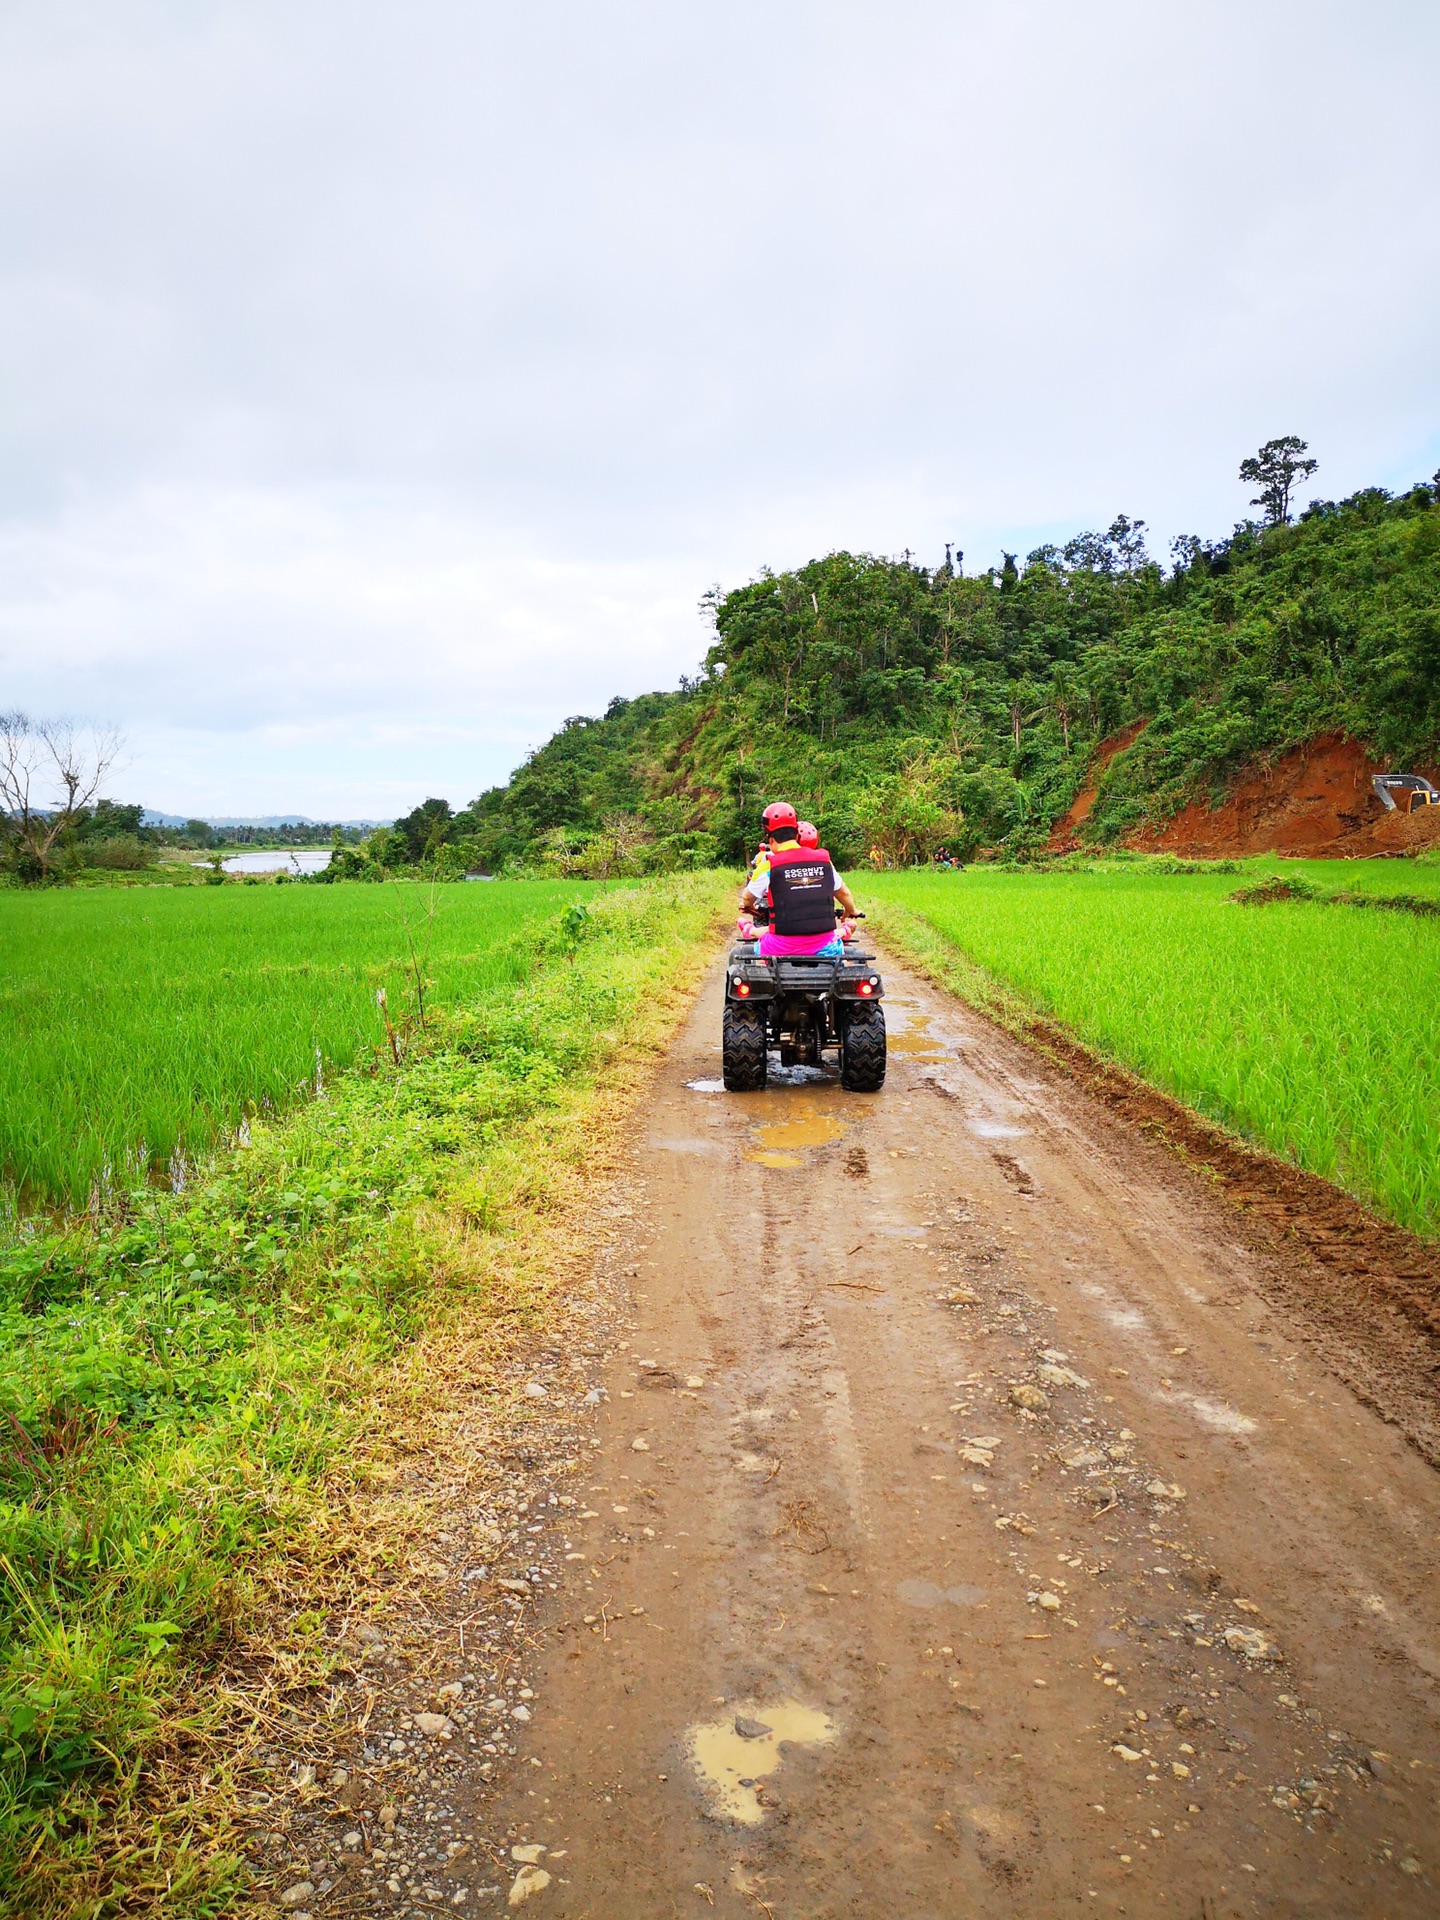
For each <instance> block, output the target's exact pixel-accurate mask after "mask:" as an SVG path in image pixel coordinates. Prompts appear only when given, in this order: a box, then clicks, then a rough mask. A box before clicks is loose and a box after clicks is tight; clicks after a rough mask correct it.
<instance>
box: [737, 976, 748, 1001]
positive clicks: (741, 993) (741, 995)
mask: <svg viewBox="0 0 1440 1920" xmlns="http://www.w3.org/2000/svg"><path fill="white" fill-rule="evenodd" d="M735 997H736V999H737V1000H748V999H749V998H750V982H749V981H748V980H737V981H736V982H735Z"/></svg>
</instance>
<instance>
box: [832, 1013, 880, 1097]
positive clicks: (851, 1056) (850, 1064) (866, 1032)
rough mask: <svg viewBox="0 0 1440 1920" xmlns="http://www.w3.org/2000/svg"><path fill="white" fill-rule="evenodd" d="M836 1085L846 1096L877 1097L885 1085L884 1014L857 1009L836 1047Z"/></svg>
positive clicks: (847, 1022) (850, 1017)
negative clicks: (838, 1068) (838, 1047)
mask: <svg viewBox="0 0 1440 1920" xmlns="http://www.w3.org/2000/svg"><path fill="white" fill-rule="evenodd" d="M840 1084H841V1086H842V1087H844V1088H845V1090H846V1092H847V1093H878V1092H879V1091H880V1089H881V1087H883V1086H884V1084H885V1014H884V1012H883V1010H882V1009H881V1008H880V1007H863V1008H862V1007H857V1008H856V1009H855V1010H854V1011H853V1012H852V1013H851V1014H850V1016H849V1018H848V1019H847V1020H846V1022H845V1035H844V1038H843V1039H842V1041H841V1043H840Z"/></svg>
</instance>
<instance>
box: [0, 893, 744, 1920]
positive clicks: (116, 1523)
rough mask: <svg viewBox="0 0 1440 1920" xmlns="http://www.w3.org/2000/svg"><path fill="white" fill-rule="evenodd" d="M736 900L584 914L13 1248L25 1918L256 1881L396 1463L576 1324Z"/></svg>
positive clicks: (12, 1462) (625, 900) (7, 1749)
mask: <svg viewBox="0 0 1440 1920" xmlns="http://www.w3.org/2000/svg"><path fill="white" fill-rule="evenodd" d="M731 886H732V883H731V881H730V880H729V878H728V877H722V876H719V875H696V876H687V877H685V878H683V879H671V880H665V881H655V882H650V883H647V884H644V885H640V886H634V887H629V888H626V889H624V890H621V891H615V892H610V893H608V894H606V895H603V896H601V897H599V898H593V899H592V900H591V901H589V902H588V903H576V904H573V905H572V906H571V907H570V908H568V909H567V910H566V911H565V912H564V913H555V912H552V913H551V915H550V916H549V918H548V919H547V920H543V921H537V922H535V923H532V925H531V926H530V928H529V929H528V932H527V935H526V939H527V941H528V943H529V955H528V962H529V964H528V966H527V968H526V970H525V971H526V977H525V978H524V979H523V980H522V981H521V982H520V984H510V983H508V982H507V981H505V980H503V979H499V980H495V979H492V980H491V981H490V983H489V985H488V987H487V989H486V990H485V991H484V992H483V993H482V994H480V995H479V996H478V997H474V996H472V997H470V998H468V999H467V1000H466V1002H465V1004H454V1005H450V1006H447V1007H445V1008H443V1009H441V1010H440V1011H438V1012H437V1014H436V1017H435V1019H434V1021H433V1024H432V1026H431V1028H430V1030H429V1031H428V1032H427V1033H426V1034H424V1035H414V1036H412V1038H411V1041H410V1044H409V1046H408V1048H407V1049H406V1050H405V1052H404V1053H403V1054H402V1058H401V1062H400V1064H399V1065H398V1066H397V1065H396V1064H395V1063H394V1062H393V1061H391V1060H390V1059H389V1058H388V1056H385V1057H380V1058H378V1059H377V1058H373V1057H372V1059H371V1061H370V1062H369V1064H368V1065H367V1066H366V1067H365V1068H364V1069H359V1068H357V1069H355V1070H352V1071H350V1072H348V1073H345V1074H342V1075H340V1076H338V1077H337V1078H335V1079H334V1080H333V1081H332V1082H331V1083H330V1084H329V1085H328V1086H327V1087H326V1088H325V1090H324V1093H323V1095H322V1096H321V1097H319V1098H316V1099H313V1100H311V1101H309V1102H308V1103H306V1104H304V1105H302V1106H299V1107H298V1108H296V1109H295V1110H294V1111H293V1112H291V1113H290V1114H289V1115H288V1116H287V1117H284V1118H282V1119H280V1120H278V1121H277V1122H275V1123H273V1124H260V1123H256V1124H254V1125H253V1126H252V1130H251V1134H250V1141H249V1144H248V1146H244V1147H236V1148H235V1149H233V1150H231V1151H228V1152H226V1153H223V1154H220V1155H217V1157H216V1159H215V1162H214V1164H213V1165H212V1166H211V1168H210V1169H209V1170H208V1172H207V1173H206V1175H205V1177H203V1178H202V1179H200V1180H199V1181H197V1182H196V1183H195V1184H194V1185H193V1186H192V1187H190V1188H189V1189H188V1190H186V1191H183V1192H179V1193H170V1192H162V1191H157V1190H156V1189H154V1188H153V1187H146V1186H140V1187H138V1188H136V1189H135V1190H134V1192H132V1193H131V1194H130V1195H129V1196H127V1197H126V1198H125V1199H124V1200H123V1201H117V1202H116V1203H115V1204H114V1205H113V1206H112V1208H111V1209H110V1210H109V1212H108V1213H106V1214H105V1215H103V1216H102V1217H101V1218H99V1219H98V1220H85V1221H82V1222H79V1223H77V1224H75V1225H74V1226H73V1227H72V1228H71V1229H70V1230H68V1231H66V1232H45V1231H41V1230H39V1228H38V1227H37V1225H36V1223H35V1222H33V1221H32V1222H30V1223H29V1224H28V1226H22V1228H21V1229H19V1230H18V1231H16V1232H15V1233H13V1234H12V1235H11V1237H10V1238H9V1240H8V1241H7V1242H6V1243H5V1244H4V1245H3V1246H0V1313H3V1318H4V1326H3V1354H4V1358H3V1361H0V1396H3V1398H0V1429H3V1437H0V1912H3V1913H4V1914H7V1915H17V1916H18V1915H20V1914H24V1915H26V1916H27V1917H33V1920H59V1916H61V1915H65V1916H70V1915H75V1914H84V1915H86V1916H91V1917H92V1920H101V1917H102V1916H110V1915H118V1914H120V1913H122V1912H130V1911H141V1910H143V1911H145V1912H147V1913H156V1914H164V1915H182V1914H183V1915H192V1914H193V1915H198V1914H211V1913H215V1912H218V1911H220V1910H222V1909H223V1908H224V1907H225V1906H226V1905H227V1904H229V1903H231V1902H232V1901H233V1900H234V1899H236V1898H238V1897H239V1895H240V1892H241V1890H242V1886H243V1878H244V1876H243V1873H242V1869H241V1865H240V1854H239V1849H238V1845H237V1839H238V1835H237V1829H236V1824H235V1822H236V1817H237V1816H236V1811H235V1802H234V1793H235V1776H236V1770H237V1767H238V1766H239V1765H240V1764H241V1762H242V1761H243V1757H244V1751H245V1747H246V1743H247V1742H253V1741H254V1740H256V1739H257V1738H259V1737H261V1735H262V1734H270V1733H273V1731H274V1730H275V1729H276V1728H277V1727H279V1728H282V1729H283V1727H284V1725H285V1724H286V1719H287V1716H289V1715H290V1714H291V1713H292V1712H293V1711H295V1710H297V1709H296V1707H295V1703H296V1702H297V1701H303V1702H306V1703H308V1702H309V1700H310V1699H311V1697H312V1695H313V1690H314V1689H315V1688H317V1687H318V1686H320V1685H321V1683H323V1679H324V1667H325V1654H324V1648H323V1635H322V1628H323V1623H324V1620H325V1617H326V1612H327V1609H331V1608H335V1607H341V1608H349V1607H354V1606H358V1605H371V1604H373V1603H374V1600H375V1597H376V1595H377V1594H380V1595H383V1594H384V1592H385V1591H386V1590H387V1585H389V1586H391V1587H393V1585H394V1583H397V1582H399V1583H403V1581H404V1579H405V1577H406V1575H405V1570H404V1569H405V1554H406V1548H407V1544H408V1542H409V1540H410V1538H411V1537H412V1533H411V1530H410V1529H409V1528H408V1527H407V1522H406V1508H405V1503H404V1502H403V1501H402V1500H396V1499H391V1498H388V1497H387V1490H388V1489H390V1488H392V1487H393V1485H394V1482H395V1478H396V1461H397V1458H398V1457H399V1456H400V1455H401V1454H403V1453H404V1451H405V1450H406V1449H407V1448H409V1447H414V1446H416V1445H417V1444H421V1442H419V1441H417V1438H416V1436H417V1430H423V1428H424V1425H425V1422H426V1420H427V1418H429V1417H430V1416H429V1415H428V1414H427V1411H426V1409H427V1408H428V1407H429V1406H430V1404H431V1402H432V1401H433V1399H434V1397H435V1387H434V1381H435V1378H436V1377H437V1375H439V1376H444V1377H446V1378H448V1369H449V1367H450V1366H451V1365H452V1364H453V1355H454V1354H455V1353H457V1352H458V1353H459V1354H460V1355H461V1356H462V1360H463V1364H464V1365H465V1366H466V1367H467V1369H471V1370H474V1369H476V1368H477V1367H479V1368H482V1369H483V1364H484V1354H485V1352H487V1351H490V1352H492V1353H493V1352H497V1351H499V1350H500V1349H501V1348H502V1347H503V1346H504V1344H505V1342H506V1341H507V1340H511V1339H513V1338H514V1337H515V1336H516V1334H517V1332H518V1331H520V1330H523V1329H524V1328H526V1327H532V1326H535V1325H538V1324H541V1323H545V1322H547V1320H548V1316H550V1315H551V1314H552V1313H553V1306H552V1300H553V1296H554V1293H555V1291H556V1289H557V1288H558V1287H559V1286H560V1285H561V1283H562V1280H563V1278H564V1273H565V1268H564V1259H563V1258H562V1255H565V1256H566V1257H570V1258H572V1259H573V1258H574V1257H575V1256H576V1251H577V1248H579V1247H581V1246H582V1245H583V1238H582V1235H581V1233H580V1231H579V1229H578V1226H577V1221H576V1212H575V1210H576V1207H577V1206H578V1205H579V1204H581V1203H582V1202H583V1199H584V1194H585V1189H586V1180H587V1177H588V1176H587V1169H590V1168H592V1167H593V1165H594V1162H595V1155H596V1152H597V1142H599V1141H601V1140H602V1139H603V1137H604V1136H605V1131H606V1128H607V1127H609V1128H610V1130H611V1132H612V1133H613V1132H614V1130H615V1128H616V1127H617V1126H618V1124H619V1120H618V1115H619V1113H620V1110H621V1108H622V1107H623V1104H624V1101H625V1100H626V1099H628V1098H630V1097H632V1094H633V1089H634V1088H635V1087H636V1086H638V1085H639V1083H640V1080H641V1077H642V1071H643V1066H644V1063H645V1062H646V1061H647V1060H648V1059H649V1058H650V1057H652V1056H653V1053H654V1051H655V1050H656V1049H657V1048H658V1047H659V1046H660V1045H662V1044H663V1043H664V1041H665V1039H666V1038H667V1037H668V1034H669V1032H670V1031H671V1030H672V1028H673V1025H674V1023H675V1021H676V1020H677V1019H678V1018H679V1017H680V1015H681V1013H682V1012H683V1010H684V1005H685V999H686V993H687V990H688V986H689V984H690V981H691V980H692V979H693V977H694V975H695V973H696V971H697V970H698V968H699V967H700V966H701V965H703V964H704V963H705V961H706V960H708V958H709V955H710V952H711V949H712V944H713V938H714V934H715V932H716V930H717V929H718V927H719V925H720V924H721V917H722V914H723V911H724V909H725V907H726V904H727V902H728V900H729V895H730V892H731ZM571 898H572V901H573V890H571ZM617 1087H618V1088H619V1089H621V1091H620V1092H618V1093H617V1091H616V1088H617ZM566 1223H568V1224H566ZM567 1250H568V1253H567ZM467 1384H472V1385H473V1384H474V1382H473V1381H471V1382H468V1383H467Z"/></svg>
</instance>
